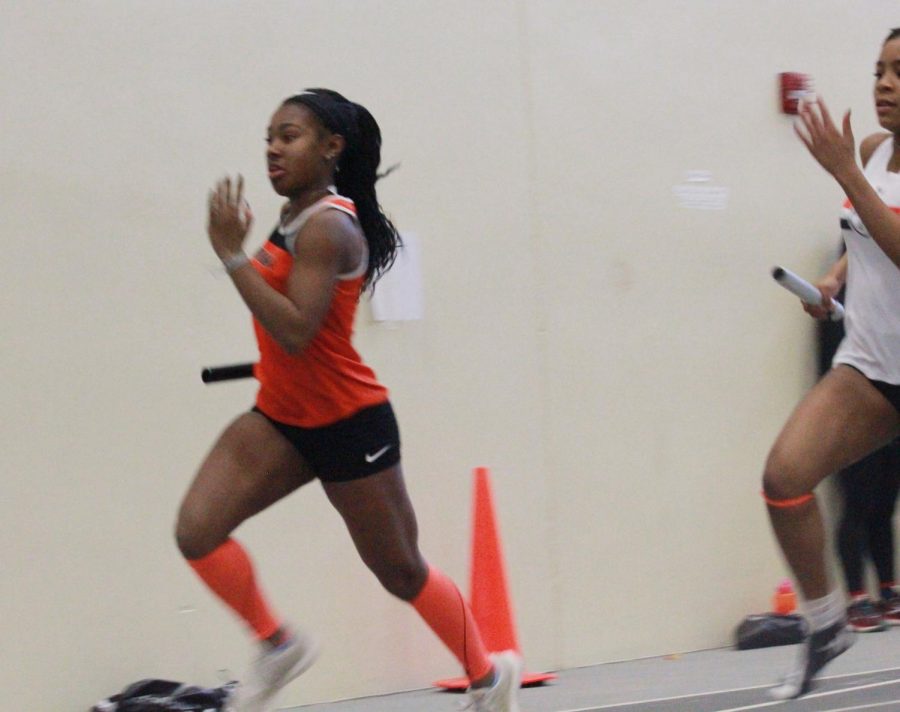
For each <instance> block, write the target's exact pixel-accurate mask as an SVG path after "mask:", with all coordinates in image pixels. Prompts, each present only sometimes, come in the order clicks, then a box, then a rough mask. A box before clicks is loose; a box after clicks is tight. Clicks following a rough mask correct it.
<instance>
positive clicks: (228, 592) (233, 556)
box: [188, 539, 281, 640]
mask: <svg viewBox="0 0 900 712" xmlns="http://www.w3.org/2000/svg"><path fill="white" fill-rule="evenodd" d="M188 564H190V566H191V568H192V569H194V571H196V572H197V575H198V576H199V577H200V578H201V579H203V581H204V583H205V584H206V585H207V586H209V588H210V589H211V590H212V591H213V593H215V594H216V595H217V596H218V597H219V598H221V599H222V600H223V601H224V602H225V603H226V604H227V605H228V606H230V607H231V608H232V610H234V612H235V613H237V614H238V615H239V616H240V617H241V618H243V619H244V620H245V621H246V622H247V625H249V626H250V628H252V629H253V632H254V633H255V634H256V637H257V638H258V639H259V640H265V639H266V638H270V637H271V636H273V635H274V634H275V633H276V632H277V631H278V629H279V628H280V627H281V623H280V622H279V621H278V619H277V618H276V617H275V616H274V615H273V613H272V610H271V609H270V608H269V604H268V603H267V602H266V599H265V597H264V596H263V594H262V591H260V590H259V587H258V586H257V585H256V576H255V574H254V572H253V562H251V561H250V557H249V556H247V552H246V551H244V547H242V546H241V545H240V544H239V543H238V542H237V541H235V540H234V539H228V540H227V541H226V542H225V543H224V544H222V545H221V546H220V547H219V548H218V549H216V550H214V551H213V552H212V553H210V554H207V555H206V556H204V557H203V558H201V559H188Z"/></svg>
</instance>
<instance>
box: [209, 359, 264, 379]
mask: <svg viewBox="0 0 900 712" xmlns="http://www.w3.org/2000/svg"><path fill="white" fill-rule="evenodd" d="M255 365H256V364H254V363H236V364H233V365H231V366H207V367H206V368H204V369H203V370H202V371H201V372H200V378H201V379H203V382H204V383H216V382H218V381H234V380H237V379H238V378H253V367H254V366H255Z"/></svg>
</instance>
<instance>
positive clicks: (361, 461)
mask: <svg viewBox="0 0 900 712" xmlns="http://www.w3.org/2000/svg"><path fill="white" fill-rule="evenodd" d="M253 412H255V413H259V414H260V415H262V416H263V417H265V418H266V420H268V421H269V422H270V423H271V424H272V425H273V426H274V427H275V429H276V430H277V431H278V432H279V433H281V434H282V435H284V437H285V438H287V439H288V441H289V442H290V443H291V445H293V446H294V448H295V449H296V450H297V452H299V453H300V456H301V457H302V458H303V459H304V460H305V461H306V462H308V463H309V465H310V466H311V467H312V469H313V472H315V473H316V476H317V477H318V478H319V479H320V480H323V481H325V482H346V481H348V480H358V479H360V478H363V477H368V476H369V475H374V474H375V473H377V472H381V471H382V470H385V469H387V468H388V467H391V466H392V465H396V464H397V463H398V462H400V430H399V428H398V427H397V419H396V418H395V417H394V409H393V408H392V407H391V404H390V403H389V402H384V403H379V404H378V405H373V406H369V407H368V408H363V409H362V410H361V411H359V412H357V413H354V414H353V415H351V416H350V417H349V418H345V419H344V420H339V421H338V422H336V423H332V424H331V425H324V426H322V427H317V428H301V427H298V426H296V425H287V424H286V423H279V422H278V421H277V420H273V419H272V418H270V417H269V416H268V415H266V414H265V413H263V412H262V411H261V410H260V409H259V408H257V407H256V406H254V407H253Z"/></svg>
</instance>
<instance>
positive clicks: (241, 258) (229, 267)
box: [222, 252, 250, 274]
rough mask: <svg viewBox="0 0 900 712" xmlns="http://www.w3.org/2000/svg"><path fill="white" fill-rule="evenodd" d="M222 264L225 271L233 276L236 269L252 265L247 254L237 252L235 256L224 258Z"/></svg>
mask: <svg viewBox="0 0 900 712" xmlns="http://www.w3.org/2000/svg"><path fill="white" fill-rule="evenodd" d="M222 264H223V265H224V267H225V271H226V272H227V273H228V274H231V273H232V272H234V271H235V270H236V269H239V268H241V267H243V266H244V265H248V264H250V258H249V257H247V254H246V253H245V252H235V253H234V254H233V255H228V257H223V258H222Z"/></svg>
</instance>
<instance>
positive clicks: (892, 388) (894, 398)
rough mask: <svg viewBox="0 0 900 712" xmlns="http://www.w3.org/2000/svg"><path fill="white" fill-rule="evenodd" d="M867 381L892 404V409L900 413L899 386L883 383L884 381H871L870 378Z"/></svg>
mask: <svg viewBox="0 0 900 712" xmlns="http://www.w3.org/2000/svg"><path fill="white" fill-rule="evenodd" d="M869 383H871V384H872V385H873V386H875V388H877V389H878V392H879V393H881V395H883V396H884V397H885V398H887V399H888V400H889V401H890V403H891V405H892V406H894V410H896V411H897V412H898V413H900V386H898V385H896V384H894V383H885V382H884V381H873V380H872V379H871V378H870V379H869Z"/></svg>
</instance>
